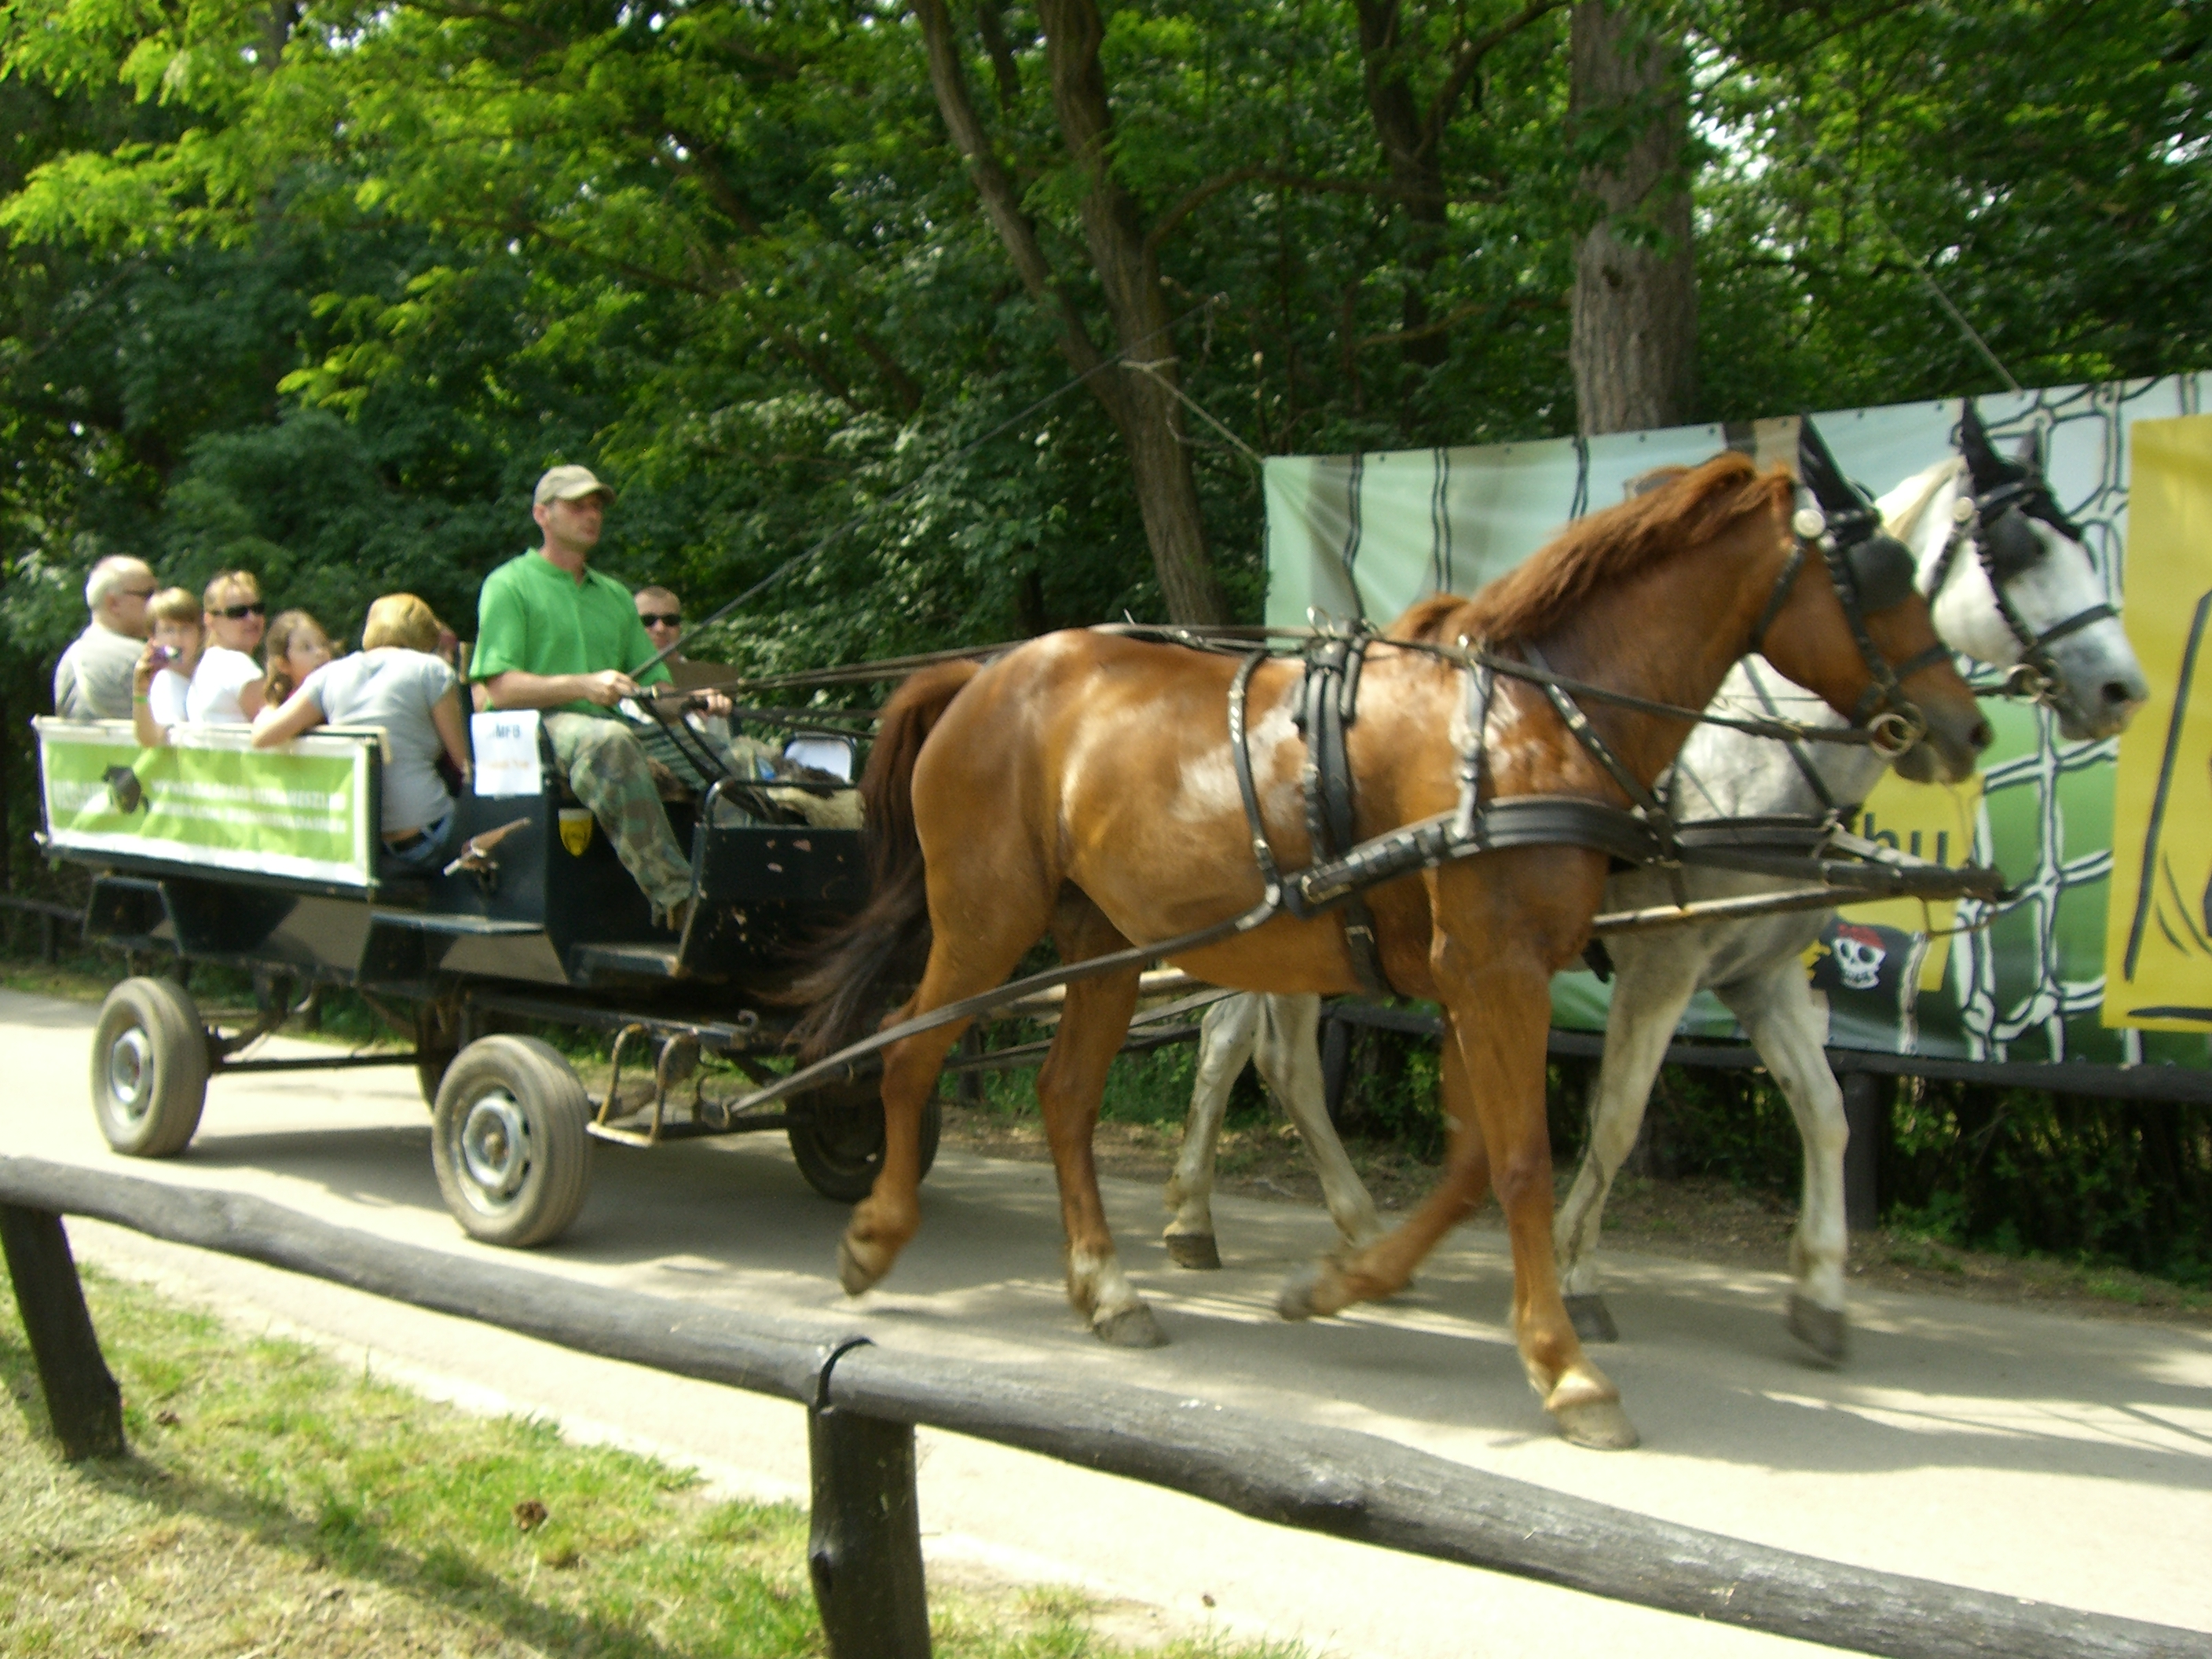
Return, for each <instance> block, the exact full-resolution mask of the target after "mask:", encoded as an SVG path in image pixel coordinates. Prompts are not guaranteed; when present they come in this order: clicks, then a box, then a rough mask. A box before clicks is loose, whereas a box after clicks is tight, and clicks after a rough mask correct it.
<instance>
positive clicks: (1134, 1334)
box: [1036, 908, 1167, 1348]
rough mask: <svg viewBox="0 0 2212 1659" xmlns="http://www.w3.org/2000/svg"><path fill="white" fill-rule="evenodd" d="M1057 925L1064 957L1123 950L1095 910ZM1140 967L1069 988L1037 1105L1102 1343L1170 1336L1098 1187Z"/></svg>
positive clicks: (1073, 1271) (1084, 1296)
mask: <svg viewBox="0 0 2212 1659" xmlns="http://www.w3.org/2000/svg"><path fill="white" fill-rule="evenodd" d="M1062 917H1063V922H1062V925H1060V926H1057V927H1055V928H1054V933H1055V935H1056V937H1057V938H1058V939H1059V942H1060V960H1061V961H1063V962H1077V961H1080V960H1082V959H1083V958H1085V957H1093V956H1100V955H1103V954H1104V953H1105V952H1106V951H1111V950H1115V949H1118V948H1119V947H1120V946H1121V944H1122V942H1123V941H1122V939H1121V936H1120V935H1119V934H1118V933H1115V932H1114V930H1113V927H1112V926H1111V924H1109V922H1108V921H1106V919H1105V917H1104V916H1103V915H1099V914H1098V913H1097V911H1096V910H1093V911H1091V913H1090V915H1088V916H1085V917H1083V918H1081V919H1080V920H1079V921H1067V920H1066V909H1065V908H1063V911H1062ZM1138 974H1139V969H1138V968H1137V967H1136V966H1135V965H1131V966H1130V967H1129V968H1127V969H1125V970H1124V971H1122V972H1121V973H1118V974H1114V975H1108V976H1105V977H1103V978H1099V979H1090V980H1083V981H1079V982H1078V983H1076V984H1073V985H1071V986H1069V987H1067V1000H1066V1003H1064V1004H1063V1005H1062V1006H1061V1008H1060V1029H1059V1030H1057V1031H1055V1032H1054V1034H1053V1039H1052V1051H1051V1052H1050V1053H1049V1054H1047V1055H1046V1056H1045V1062H1044V1065H1043V1066H1042V1069H1040V1070H1039V1071H1038V1073H1037V1085H1036V1086H1037V1104H1038V1105H1039V1107H1040V1108H1042V1110H1043V1114H1044V1133H1045V1139H1046V1142H1047V1143H1048V1145H1049V1146H1051V1148H1052V1164H1053V1170H1054V1174H1056V1175H1057V1176H1059V1177H1060V1224H1061V1225H1062V1226H1063V1227H1064V1228H1065V1229H1066V1233H1067V1299H1068V1301H1069V1302H1070V1303H1072V1304H1073V1305H1074V1308H1075V1310H1076V1311H1077V1312H1078V1313H1079V1314H1081V1315H1083V1316H1084V1317H1085V1318H1086V1319H1088V1320H1089V1321H1090V1322H1091V1331H1092V1332H1093V1334H1096V1335H1097V1337H1098V1339H1099V1340H1101V1341H1103V1342H1109V1343H1111V1344H1113V1345H1114V1346H1115V1347H1121V1348H1157V1347H1158V1346H1160V1345H1161V1344H1163V1343H1164V1342H1165V1341H1166V1340H1167V1338H1166V1337H1165V1336H1164V1334H1162V1333H1161V1331H1160V1328H1159V1324H1158V1321H1156V1320H1155V1319H1154V1318H1153V1317H1152V1310H1151V1309H1150V1308H1148V1307H1146V1305H1145V1301H1144V1298H1143V1297H1139V1295H1138V1294H1137V1292H1136V1290H1135V1289H1134V1287H1133V1286H1132V1285H1130V1283H1129V1280H1128V1276H1127V1274H1126V1273H1123V1272H1122V1271H1121V1256H1120V1255H1119V1254H1118V1253H1117V1252H1116V1251H1115V1249H1114V1234H1113V1231H1112V1230H1111V1229H1110V1228H1109V1227H1108V1225H1107V1224H1106V1206H1105V1205H1104V1203H1103V1202H1102V1201H1101V1200H1100V1199H1099V1196H1098V1165H1097V1161H1096V1158H1095V1157H1094V1155H1093V1152H1092V1148H1091V1136H1092V1133H1093V1132H1094V1131H1095V1130H1096V1129H1097V1127H1098V1103H1099V1100H1100V1099H1101V1097H1103V1096H1104V1094H1105V1092H1106V1073H1107V1069H1108V1068H1109V1066H1112V1065H1113V1063H1114V1056H1115V1054H1118V1053H1119V1052H1120V1051H1121V1039H1122V1038H1123V1037H1125V1036H1127V1035H1128V1032H1129V1017H1130V1016H1131V1015H1132V1014H1133V1013H1135V1012H1137V978H1138Z"/></svg>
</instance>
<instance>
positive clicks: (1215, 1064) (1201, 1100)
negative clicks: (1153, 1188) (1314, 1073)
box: [1163, 991, 1264, 1267]
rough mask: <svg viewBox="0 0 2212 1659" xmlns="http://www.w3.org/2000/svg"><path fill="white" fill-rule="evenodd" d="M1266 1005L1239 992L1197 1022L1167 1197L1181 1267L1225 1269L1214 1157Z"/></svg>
mask: <svg viewBox="0 0 2212 1659" xmlns="http://www.w3.org/2000/svg"><path fill="white" fill-rule="evenodd" d="M1263 1000H1264V999H1263V998H1261V996H1260V994H1258V993H1257V992H1253V991H1243V992H1239V993H1238V994H1237V995H1235V996H1233V997H1225V998H1223V999H1222V1000H1220V1001H1219V1002H1217V1003H1215V1004H1214V1005H1213V1006H1212V1007H1211V1008H1208V1009H1207V1010H1206V1018H1204V1019H1202V1020H1201V1021H1200V1022H1199V1027H1198V1080H1197V1081H1196V1082H1195V1083H1194V1084H1193V1085H1191V1091H1190V1115H1188V1117H1186V1118H1184V1119H1183V1123H1182V1150H1181V1151H1180V1152H1177V1153H1176V1165H1175V1171H1174V1173H1173V1174H1171V1175H1170V1176H1168V1185H1167V1193H1166V1199H1167V1206H1168V1209H1169V1210H1170V1212H1172V1219H1170V1221H1169V1223H1168V1230H1167V1231H1166V1233H1165V1234H1164V1235H1163V1237H1164V1238H1165V1240H1166V1243H1167V1247H1168V1259H1169V1260H1170V1261H1172V1262H1174V1263H1175V1264H1176V1267H1219V1266H1220V1265H1221V1251H1220V1249H1218V1247H1217V1246H1216V1245H1215V1243H1214V1242H1213V1155H1214V1152H1215V1149H1216V1148H1217V1146H1218V1145H1219V1143H1220V1140H1221V1121H1222V1119H1223V1118H1224V1117H1225V1116H1226V1115H1227V1114H1228V1111H1229V1091H1230V1089H1231V1085H1234V1084H1235V1083H1236V1081H1237V1073H1239V1072H1241V1071H1243V1069H1244V1064H1245V1062H1246V1061H1247V1060H1250V1059H1251V1058H1252V1045H1253V1042H1254V1040H1255V1038H1256V1037H1257V1036H1258V1035H1259V1030H1260V1009H1261V1003H1262V1001H1263Z"/></svg>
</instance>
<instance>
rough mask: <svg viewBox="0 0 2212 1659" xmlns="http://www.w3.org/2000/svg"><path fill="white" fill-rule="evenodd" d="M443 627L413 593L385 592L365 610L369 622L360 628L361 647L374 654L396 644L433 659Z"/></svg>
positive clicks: (431, 611)
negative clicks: (375, 651)
mask: <svg viewBox="0 0 2212 1659" xmlns="http://www.w3.org/2000/svg"><path fill="white" fill-rule="evenodd" d="M445 627H446V625H445V623H441V622H440V621H439V620H438V613H437V612H436V611H433V610H431V609H430V607H429V606H428V605H426V604H424V603H423V602H422V600H421V599H416V597H415V595H413V594H412V593H386V595H385V596H384V597H383V598H382V599H379V600H378V601H377V602H376V603H375V604H374V605H371V606H369V607H368V621H366V622H364V623H362V628H361V648H362V650H364V651H374V650H376V649H377V648H378V647H380V646H386V645H397V646H402V647H405V648H406V649H407V650H410V651H420V652H422V653H424V654H425V655H428V656H435V655H436V654H437V650H438V635H440V634H441V633H443V632H444V631H445Z"/></svg>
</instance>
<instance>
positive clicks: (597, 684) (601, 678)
mask: <svg viewBox="0 0 2212 1659" xmlns="http://www.w3.org/2000/svg"><path fill="white" fill-rule="evenodd" d="M636 695H637V682H636V681H635V680H633V679H632V678H630V677H629V675H627V674H625V673H623V671H621V670H620V669H618V668H608V669H603V670H601V671H599V673H596V674H586V675H585V676H584V697H585V700H586V702H595V703H597V704H599V707H600V708H613V707H614V706H615V705H616V704H617V703H618V702H621V701H622V700H623V698H624V697H634V696H636Z"/></svg>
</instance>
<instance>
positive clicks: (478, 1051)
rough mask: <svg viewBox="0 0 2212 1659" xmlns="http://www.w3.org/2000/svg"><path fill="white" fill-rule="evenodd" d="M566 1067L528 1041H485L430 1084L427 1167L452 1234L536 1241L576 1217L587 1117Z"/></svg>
mask: <svg viewBox="0 0 2212 1659" xmlns="http://www.w3.org/2000/svg"><path fill="white" fill-rule="evenodd" d="M591 1113H592V1109H591V1103H590V1102H588V1101H587V1100H586V1098H585V1097H584V1085H582V1084H581V1083H580V1082H579V1081H578V1080H577V1078H576V1074H575V1073H574V1072H572V1071H570V1070H569V1069H568V1061H567V1060H563V1059H562V1058H561V1056H560V1055H559V1054H556V1053H555V1052H554V1050H553V1049H552V1048H550V1047H549V1046H548V1045H546V1044H545V1043H543V1042H539V1041H538V1039H537V1038H536V1037H525V1036H488V1037H482V1038H479V1039H478V1040H477V1041H476V1042H471V1044H469V1046H468V1047H467V1048H464V1049H462V1050H461V1052H460V1053H459V1054H458V1055H456V1056H455V1057H454V1060H453V1064H452V1065H451V1066H447V1068H446V1075H445V1078H444V1080H443V1081H442V1082H441V1083H440V1084H439V1085H438V1103H437V1105H436V1107H435V1109H434V1111H433V1115H432V1121H431V1134H430V1162H431V1164H432V1165H433V1166H434V1167H435V1169H436V1170H437V1172H438V1190H439V1192H440V1193H441V1194H443V1195H444V1197H445V1200H446V1208H447V1210H449V1211H451V1212H452V1213H453V1219H454V1220H456V1221H458V1222H459V1223H460V1224H461V1228H462V1231H465V1232H466V1233H467V1234H468V1235H469V1236H470V1237H472V1238H479V1239H482V1240H483V1242H484V1243H487V1244H505V1245H510V1246H513V1247H514V1248H516V1249H522V1248H525V1247H526V1246H529V1245H532V1244H543V1243H545V1242H546V1241H547V1240H548V1239H550V1238H553V1237H556V1236H557V1235H558V1234H559V1233H560V1232H561V1231H562V1229H563V1228H565V1227H566V1226H568V1224H569V1223H570V1222H572V1221H574V1219H575V1218H576V1212H577V1211H579V1210H580V1209H581V1208H583V1206H584V1193H585V1190H586V1188H587V1187H589V1185H590V1184H591V1176H592V1141H591V1137H590V1136H589V1135H588V1134H587V1133H585V1128H584V1126H585V1124H586V1122H588V1121H590V1119H591Z"/></svg>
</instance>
